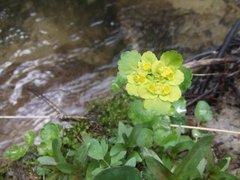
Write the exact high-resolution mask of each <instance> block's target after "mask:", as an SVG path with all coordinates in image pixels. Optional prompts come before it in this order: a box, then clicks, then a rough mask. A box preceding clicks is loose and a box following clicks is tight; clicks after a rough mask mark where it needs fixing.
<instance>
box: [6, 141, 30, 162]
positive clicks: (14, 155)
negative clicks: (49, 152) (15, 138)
mask: <svg viewBox="0 0 240 180" xmlns="http://www.w3.org/2000/svg"><path fill="white" fill-rule="evenodd" d="M26 153H27V149H26V148H25V147H23V146H18V145H13V146H11V147H10V148H8V149H7V150H6V151H4V153H3V157H4V158H5V159H10V160H13V161H15V160H18V159H20V158H22V157H23V156H24V155H25V154H26Z"/></svg>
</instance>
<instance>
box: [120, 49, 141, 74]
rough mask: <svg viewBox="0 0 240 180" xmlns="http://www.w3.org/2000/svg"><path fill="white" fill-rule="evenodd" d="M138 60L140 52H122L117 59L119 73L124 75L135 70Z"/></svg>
mask: <svg viewBox="0 0 240 180" xmlns="http://www.w3.org/2000/svg"><path fill="white" fill-rule="evenodd" d="M140 60H141V54H139V53H138V52H137V51H135V50H133V51H126V52H124V53H122V54H121V57H120V60H119V61H118V70H119V73H120V74H121V75H123V76H126V75H128V74H131V73H133V72H135V71H136V70H137V66H138V62H139V61H140Z"/></svg>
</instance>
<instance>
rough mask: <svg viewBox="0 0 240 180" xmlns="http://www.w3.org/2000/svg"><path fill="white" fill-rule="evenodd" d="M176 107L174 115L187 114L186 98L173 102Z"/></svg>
mask: <svg viewBox="0 0 240 180" xmlns="http://www.w3.org/2000/svg"><path fill="white" fill-rule="evenodd" d="M173 108H174V114H173V115H174V116H175V117H183V116H185V114H186V112H187V109H186V100H185V99H184V98H183V97H181V98H180V99H179V100H178V101H175V102H173Z"/></svg>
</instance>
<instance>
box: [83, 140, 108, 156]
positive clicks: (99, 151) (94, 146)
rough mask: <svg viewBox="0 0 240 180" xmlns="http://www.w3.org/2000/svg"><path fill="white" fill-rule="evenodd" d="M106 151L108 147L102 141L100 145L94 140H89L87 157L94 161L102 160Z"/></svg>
mask: <svg viewBox="0 0 240 180" xmlns="http://www.w3.org/2000/svg"><path fill="white" fill-rule="evenodd" d="M107 150H108V145H107V144H106V142H105V141H104V140H101V144H100V143H99V141H98V140H96V139H91V145H90V147H89V149H88V156H89V157H91V158H93V159H96V160H103V159H104V156H105V155H106V153H107Z"/></svg>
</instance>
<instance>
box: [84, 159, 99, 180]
mask: <svg viewBox="0 0 240 180" xmlns="http://www.w3.org/2000/svg"><path fill="white" fill-rule="evenodd" d="M97 168H99V162H98V161H90V162H89V163H88V167H87V172H86V177H85V179H86V180H92V179H93V177H94V176H95V175H97V174H98V173H99V172H101V171H102V170H103V168H101V171H99V172H97V174H93V172H94V170H95V169H97Z"/></svg>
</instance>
